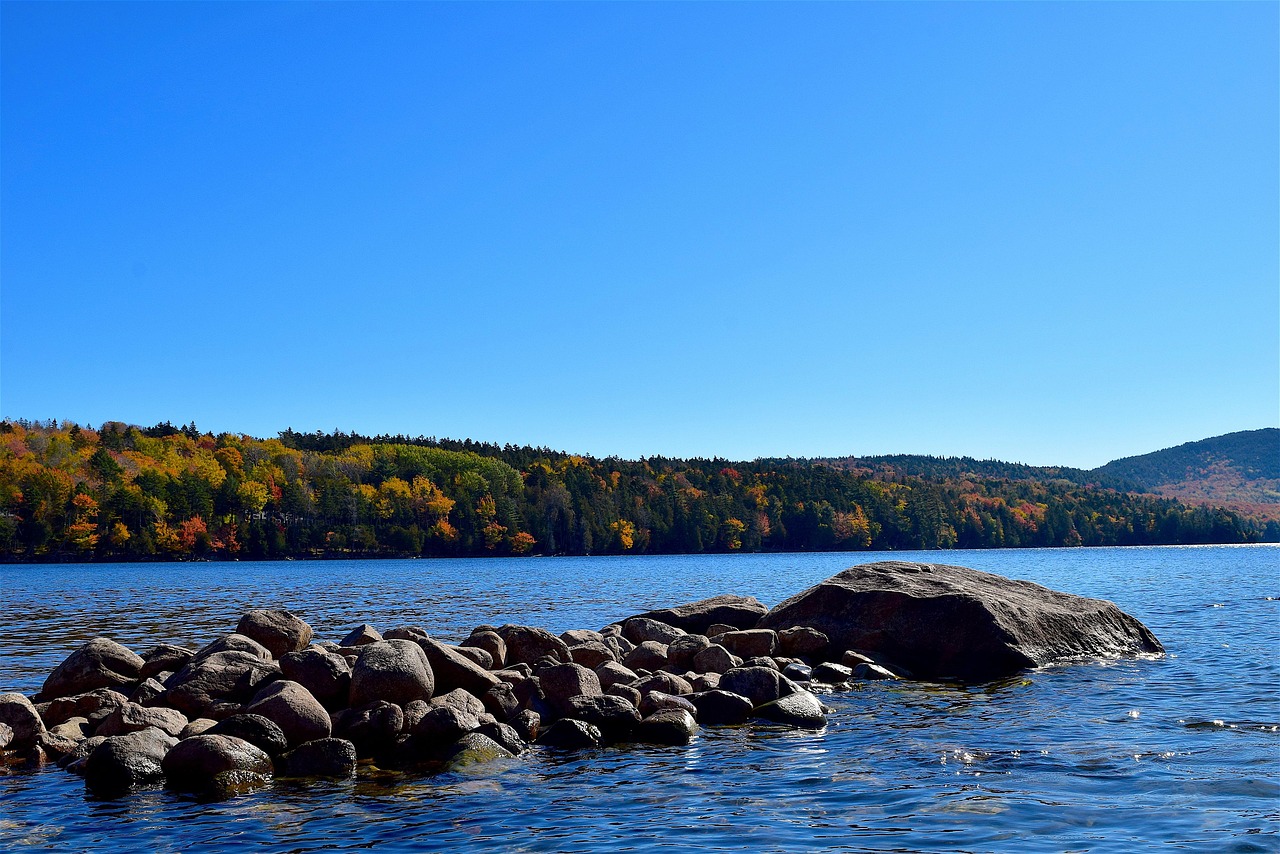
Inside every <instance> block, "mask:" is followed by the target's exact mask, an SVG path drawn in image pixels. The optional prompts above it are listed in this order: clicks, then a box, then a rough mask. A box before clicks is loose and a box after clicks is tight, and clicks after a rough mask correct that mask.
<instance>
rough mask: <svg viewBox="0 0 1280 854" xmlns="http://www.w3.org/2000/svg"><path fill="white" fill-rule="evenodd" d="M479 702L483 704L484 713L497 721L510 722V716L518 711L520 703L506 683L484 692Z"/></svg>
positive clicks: (500, 683)
mask: <svg viewBox="0 0 1280 854" xmlns="http://www.w3.org/2000/svg"><path fill="white" fill-rule="evenodd" d="M480 702H481V703H483V704H484V708H485V711H486V712H488V713H489V714H491V715H493V716H494V718H495V719H497V720H499V721H505V720H510V718H511V716H512V715H514V714H515V713H516V712H517V711H519V709H520V701H519V700H517V699H516V694H515V691H514V690H513V689H512V688H511V685H509V684H508V683H506V682H499V683H498V684H497V685H494V686H493V687H492V688H490V689H489V690H488V691H485V693H484V696H483V697H481V698H480Z"/></svg>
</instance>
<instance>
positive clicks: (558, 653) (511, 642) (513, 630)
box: [497, 624, 570, 664]
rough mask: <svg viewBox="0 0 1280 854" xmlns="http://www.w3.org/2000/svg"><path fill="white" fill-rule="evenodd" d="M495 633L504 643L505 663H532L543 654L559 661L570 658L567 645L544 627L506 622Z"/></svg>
mask: <svg viewBox="0 0 1280 854" xmlns="http://www.w3.org/2000/svg"><path fill="white" fill-rule="evenodd" d="M497 634H498V636H499V637H501V638H502V640H503V642H504V643H505V644H506V648H507V656H506V663H507V664H514V663H518V662H524V663H525V664H533V663H534V662H535V661H537V660H538V659H539V658H542V657H543V656H544V655H550V656H551V657H553V658H555V659H556V660H557V661H560V662H565V661H569V660H570V658H569V645H568V644H566V643H565V642H564V641H562V640H560V638H558V637H556V636H555V635H553V634H551V632H549V631H547V630H546V629H539V628H536V627H534V626H517V625H512V624H508V625H505V626H502V627H500V628H499V629H498V631H497Z"/></svg>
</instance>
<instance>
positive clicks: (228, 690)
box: [152, 650, 280, 718]
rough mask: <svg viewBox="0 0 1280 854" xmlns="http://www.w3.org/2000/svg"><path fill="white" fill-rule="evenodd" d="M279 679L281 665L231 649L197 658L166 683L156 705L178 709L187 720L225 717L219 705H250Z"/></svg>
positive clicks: (155, 700)
mask: <svg viewBox="0 0 1280 854" xmlns="http://www.w3.org/2000/svg"><path fill="white" fill-rule="evenodd" d="M278 678H280V666H279V665H278V664H276V663H275V662H274V661H263V660H262V659H261V658H259V657H258V656H256V655H254V654H253V653H251V652H241V651H239V650H228V651H226V652H215V653H211V654H209V655H205V656H201V655H197V656H196V657H195V658H193V659H192V660H191V661H190V662H189V663H188V664H187V666H186V667H183V668H182V669H181V670H179V671H178V672H177V673H175V674H173V676H171V677H169V679H167V680H166V681H165V687H166V690H165V692H164V693H163V694H161V695H160V696H159V697H156V698H155V699H154V700H153V701H152V703H153V705H155V704H159V705H165V706H170V707H172V708H175V709H177V710H178V711H180V712H182V713H183V714H185V715H186V716H187V717H188V718H217V717H225V715H220V714H218V712H217V707H218V706H219V704H237V703H247V702H248V701H249V700H251V699H253V695H254V694H256V693H258V691H259V690H260V689H261V688H262V687H263V686H264V685H266V684H267V683H268V682H271V681H273V680H275V679H278Z"/></svg>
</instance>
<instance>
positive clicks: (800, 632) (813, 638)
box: [778, 626, 831, 661]
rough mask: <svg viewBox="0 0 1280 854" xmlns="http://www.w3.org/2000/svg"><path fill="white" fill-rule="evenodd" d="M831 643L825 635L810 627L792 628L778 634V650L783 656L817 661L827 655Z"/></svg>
mask: <svg viewBox="0 0 1280 854" xmlns="http://www.w3.org/2000/svg"><path fill="white" fill-rule="evenodd" d="M830 647H831V641H830V639H829V638H827V636H826V635H825V634H823V633H822V632H820V631H818V630H817V629H811V628H809V627H808V626H792V627H791V628H789V629H783V630H782V631H780V632H778V649H779V650H780V651H781V653H782V654H783V655H790V656H796V657H800V658H807V659H809V660H810V661H816V660H818V659H820V658H822V656H824V655H826V654H827V650H828V649H830Z"/></svg>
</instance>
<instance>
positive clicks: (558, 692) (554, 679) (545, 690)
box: [538, 664, 602, 715]
mask: <svg viewBox="0 0 1280 854" xmlns="http://www.w3.org/2000/svg"><path fill="white" fill-rule="evenodd" d="M538 680H539V683H540V684H541V687H542V695H543V696H544V697H545V698H546V700H547V702H548V703H550V704H551V707H552V708H553V709H555V710H556V711H557V712H559V713H560V714H562V715H568V714H569V712H568V708H569V705H568V704H569V700H571V699H572V698H574V697H599V696H600V694H601V693H602V692H601V690H600V677H599V676H597V675H596V672H595V671H594V670H588V669H587V668H585V667H583V666H582V665H581V664H557V665H555V666H554V667H547V668H545V669H543V670H541V671H539V673H538Z"/></svg>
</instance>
